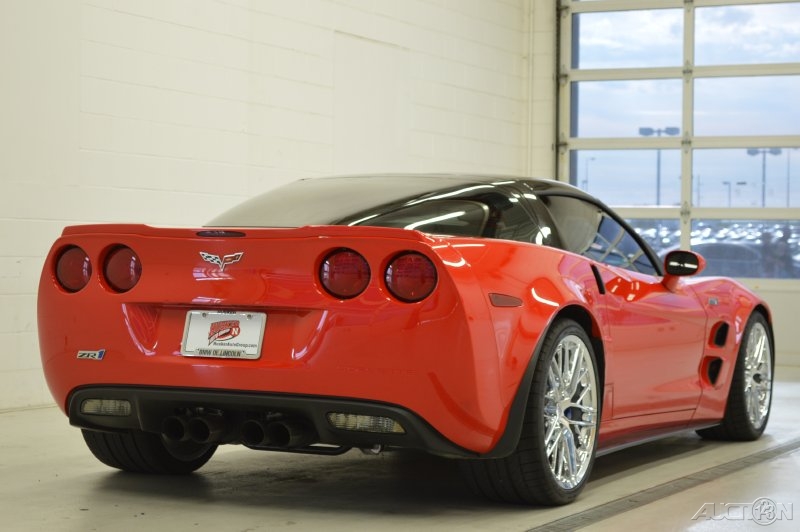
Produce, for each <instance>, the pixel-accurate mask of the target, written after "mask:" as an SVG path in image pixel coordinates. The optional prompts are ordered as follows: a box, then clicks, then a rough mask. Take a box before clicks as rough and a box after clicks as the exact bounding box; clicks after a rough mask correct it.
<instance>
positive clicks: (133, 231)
mask: <svg viewBox="0 0 800 532" xmlns="http://www.w3.org/2000/svg"><path fill="white" fill-rule="evenodd" d="M225 231H231V232H236V233H240V234H241V233H244V235H243V236H245V237H249V238H326V237H371V238H381V237H382V238H392V239H403V240H413V241H417V242H424V243H427V244H435V243H439V242H442V241H443V240H448V238H449V237H446V236H441V237H437V236H431V235H428V234H426V233H421V232H420V231H416V230H413V229H399V228H394V227H372V226H357V227H355V226H346V225H306V226H303V227H194V228H192V227H184V228H175V227H155V226H151V225H145V224H87V225H71V226H67V227H65V228H64V230H63V231H62V233H61V236H62V237H70V236H80V235H108V236H115V235H116V236H141V237H155V238H159V237H161V238H198V239H215V238H226V237H224V236H223V237H216V236H206V235H202V234H200V233H212V232H225ZM237 236H242V235H237Z"/></svg>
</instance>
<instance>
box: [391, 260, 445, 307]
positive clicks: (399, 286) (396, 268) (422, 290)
mask: <svg viewBox="0 0 800 532" xmlns="http://www.w3.org/2000/svg"><path fill="white" fill-rule="evenodd" d="M386 288H388V289H389V292H391V293H392V295H393V296H394V297H396V298H397V299H399V300H400V301H405V302H407V303H413V302H415V301H422V300H423V299H425V298H426V297H428V296H429V295H430V294H431V292H433V289H434V288H436V266H434V265H433V262H431V259H429V258H428V257H426V256H425V255H423V254H421V253H415V252H413V251H409V252H406V253H402V254H400V255H398V256H397V257H395V258H394V259H393V260H392V261H391V262H390V263H389V266H388V267H387V268H386Z"/></svg>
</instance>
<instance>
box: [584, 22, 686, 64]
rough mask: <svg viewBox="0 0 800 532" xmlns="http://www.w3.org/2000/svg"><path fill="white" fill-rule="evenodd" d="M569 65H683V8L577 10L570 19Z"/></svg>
mask: <svg viewBox="0 0 800 532" xmlns="http://www.w3.org/2000/svg"><path fill="white" fill-rule="evenodd" d="M572 27H573V32H574V33H573V35H576V36H577V41H578V42H577V46H574V47H573V55H572V68H652V67H665V66H680V65H681V64H682V60H683V57H682V50H683V48H682V44H681V43H682V42H683V11H682V10H680V9H650V10H637V11H610V12H603V13H580V14H577V15H573V18H572Z"/></svg>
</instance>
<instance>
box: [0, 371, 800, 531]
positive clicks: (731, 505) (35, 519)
mask: <svg viewBox="0 0 800 532" xmlns="http://www.w3.org/2000/svg"><path fill="white" fill-rule="evenodd" d="M776 380H777V382H776V384H775V393H774V403H773V411H772V416H771V419H770V422H769V426H768V428H767V433H766V434H765V435H764V436H763V437H762V438H761V439H760V440H759V441H756V442H750V443H734V444H731V443H718V442H706V441H703V440H701V439H699V438H698V437H696V436H695V435H694V434H692V433H687V434H686V435H681V436H676V437H672V438H669V439H665V440H661V441H658V442H654V443H649V444H645V445H641V446H639V447H636V448H632V449H628V450H624V451H620V452H618V453H615V454H611V455H608V456H604V457H601V458H599V459H598V460H597V463H596V465H595V470H594V473H593V475H592V478H591V481H590V482H589V484H588V486H587V488H586V490H585V491H584V493H583V494H582V496H581V497H580V498H579V499H578V501H577V502H575V503H574V504H572V505H569V506H566V507H560V508H527V507H517V506H509V505H498V504H493V503H490V502H487V501H485V500H483V499H481V498H480V497H477V496H475V495H473V494H472V493H470V492H469V491H468V490H467V489H466V488H465V487H464V486H463V485H462V483H461V481H460V478H459V474H458V470H457V467H456V466H455V464H454V463H453V462H451V461H448V460H443V459H437V458H434V457H430V456H427V455H420V454H414V453H387V454H384V455H378V456H367V455H364V454H362V453H360V452H358V451H351V452H349V453H347V454H345V455H342V456H339V457H316V456H302V455H292V454H283V453H265V452H255V451H250V450H247V449H244V448H241V447H227V448H222V449H220V451H218V453H217V455H216V456H215V457H214V458H213V459H212V460H211V462H209V464H207V465H206V466H205V467H204V468H203V469H201V470H200V471H199V472H198V473H197V474H194V475H191V476H188V477H181V478H167V477H146V476H140V475H130V474H125V473H120V472H116V471H114V470H111V469H108V468H107V467H105V466H103V465H102V464H101V463H99V462H98V461H96V460H95V459H94V457H92V456H91V454H90V453H89V451H88V450H87V449H86V448H85V446H84V443H83V440H82V438H81V436H80V432H79V431H78V430H77V429H75V428H73V427H70V426H69V425H68V424H67V421H66V419H65V418H64V417H63V415H62V414H61V412H60V411H58V410H57V409H56V408H54V407H51V408H40V409H30V410H18V411H8V412H2V413H0V479H2V482H0V515H2V520H1V521H0V529H1V530H3V531H29V530H30V531H39V530H48V531H62V530H66V531H92V530H100V531H105V530H109V531H112V530H113V531H125V530H137V531H138V530H148V531H152V532H155V531H162V530H169V531H184V530H186V531H205V530H213V531H245V530H247V531H257V530H287V531H305V530H325V531H326V532H327V531H331V532H334V531H353V530H380V531H401V530H412V529H425V531H426V532H430V531H438V530H443V531H444V530H448V531H450V530H467V531H470V530H471V531H480V530H502V531H529V530H579V529H580V530H590V531H619V530H625V529H628V530H647V531H660V530H696V531H705V530H726V531H728V530H768V531H779V530H781V531H783V530H791V531H796V530H800V369H791V370H790V369H789V368H778V374H777V379H776Z"/></svg>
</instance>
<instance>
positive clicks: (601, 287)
mask: <svg viewBox="0 0 800 532" xmlns="http://www.w3.org/2000/svg"><path fill="white" fill-rule="evenodd" d="M592 273H593V274H594V280H595V282H596V283H597V290H598V291H599V292H600V294H605V293H606V283H604V282H603V277H602V276H601V275H600V270H598V269H597V266H595V265H594V264H592Z"/></svg>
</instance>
